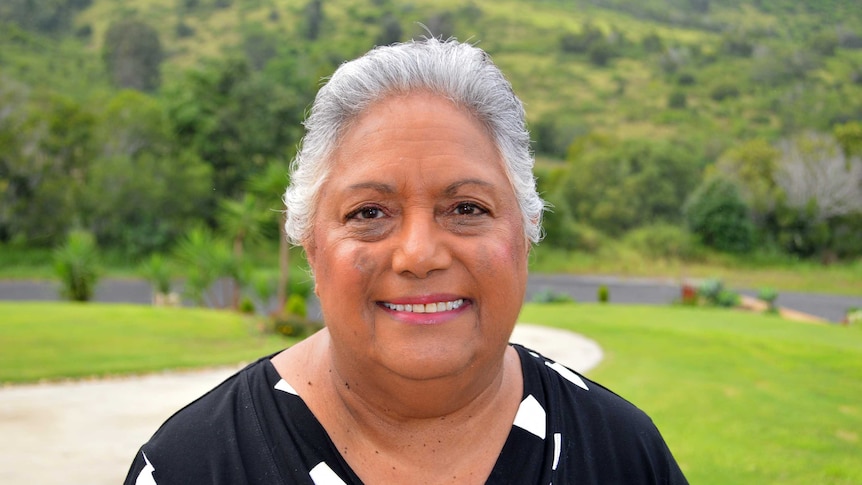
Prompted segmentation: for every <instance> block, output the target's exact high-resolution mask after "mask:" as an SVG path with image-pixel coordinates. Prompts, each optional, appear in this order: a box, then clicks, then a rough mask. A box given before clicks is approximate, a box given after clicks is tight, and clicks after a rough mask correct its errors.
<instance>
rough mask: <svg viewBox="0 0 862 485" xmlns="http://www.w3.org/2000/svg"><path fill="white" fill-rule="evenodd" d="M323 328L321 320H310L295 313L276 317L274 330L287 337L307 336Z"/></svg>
mask: <svg viewBox="0 0 862 485" xmlns="http://www.w3.org/2000/svg"><path fill="white" fill-rule="evenodd" d="M321 328H323V325H322V324H321V323H320V322H312V321H308V320H306V319H305V318H299V317H297V316H293V315H287V316H284V317H280V318H276V319H275V322H274V324H273V330H274V331H275V332H276V333H278V334H280V335H283V336H285V337H296V338H305V337H308V336H310V335H311V334H313V333H315V332H317V331H318V330H320V329H321Z"/></svg>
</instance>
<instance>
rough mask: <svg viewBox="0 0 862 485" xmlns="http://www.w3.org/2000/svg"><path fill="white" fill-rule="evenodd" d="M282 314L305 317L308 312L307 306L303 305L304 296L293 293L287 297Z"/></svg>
mask: <svg viewBox="0 0 862 485" xmlns="http://www.w3.org/2000/svg"><path fill="white" fill-rule="evenodd" d="M284 314H285V315H288V316H294V317H299V318H305V317H306V316H307V314H308V308H307V307H306V305H305V298H303V297H302V296H300V295H298V294H296V293H293V294H291V295H290V296H289V297H288V298H287V303H285V304H284Z"/></svg>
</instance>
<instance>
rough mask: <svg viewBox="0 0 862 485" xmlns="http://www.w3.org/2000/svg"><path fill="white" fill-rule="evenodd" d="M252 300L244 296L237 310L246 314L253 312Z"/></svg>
mask: <svg viewBox="0 0 862 485" xmlns="http://www.w3.org/2000/svg"><path fill="white" fill-rule="evenodd" d="M254 311H255V309H254V302H253V301H251V298H248V297H245V298H243V299H242V300H241V301H240V303H239V312H240V313H245V314H246V315H253V314H254Z"/></svg>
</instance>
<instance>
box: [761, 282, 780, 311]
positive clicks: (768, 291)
mask: <svg viewBox="0 0 862 485" xmlns="http://www.w3.org/2000/svg"><path fill="white" fill-rule="evenodd" d="M757 299H758V300H760V301H762V302H764V303H766V305H767V307H766V311H767V312H769V313H777V312H778V308H776V306H775V300H776V299H778V290H776V289H775V288H772V287H769V286H765V287H763V288H760V289H759V290H757Z"/></svg>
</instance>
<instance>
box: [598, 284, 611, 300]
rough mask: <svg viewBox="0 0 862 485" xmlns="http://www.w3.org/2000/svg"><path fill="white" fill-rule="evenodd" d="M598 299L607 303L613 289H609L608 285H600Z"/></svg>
mask: <svg viewBox="0 0 862 485" xmlns="http://www.w3.org/2000/svg"><path fill="white" fill-rule="evenodd" d="M596 296H597V299H598V300H599V303H607V302H608V301H610V299H611V291H610V290H609V289H608V285H599V289H598V291H597V295H596Z"/></svg>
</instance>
